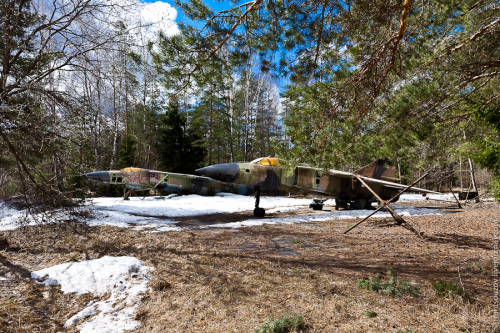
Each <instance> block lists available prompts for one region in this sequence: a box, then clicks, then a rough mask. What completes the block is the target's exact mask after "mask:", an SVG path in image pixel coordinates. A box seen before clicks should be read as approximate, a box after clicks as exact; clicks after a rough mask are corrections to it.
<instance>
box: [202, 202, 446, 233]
mask: <svg viewBox="0 0 500 333" xmlns="http://www.w3.org/2000/svg"><path fill="white" fill-rule="evenodd" d="M391 207H392V209H394V211H395V212H396V213H398V214H399V215H400V216H422V215H442V213H439V212H437V211H436V210H435V209H429V208H418V207H405V206H397V205H392V206H391ZM372 212H373V210H367V209H362V210H343V211H340V212H335V213H319V214H312V215H305V216H289V217H277V218H267V219H250V220H244V221H239V222H231V223H222V224H211V225H207V226H203V228H240V227H250V226H257V225H263V224H291V223H305V222H321V221H327V220H340V219H355V218H364V217H366V216H368V215H370V214H371V213H372ZM390 216H391V215H390V213H389V212H383V211H379V212H377V213H376V214H375V215H373V216H372V217H379V218H382V217H390Z"/></svg>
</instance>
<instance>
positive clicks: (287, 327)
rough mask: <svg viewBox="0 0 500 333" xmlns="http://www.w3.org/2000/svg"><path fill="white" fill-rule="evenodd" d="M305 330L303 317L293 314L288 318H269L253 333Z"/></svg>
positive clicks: (284, 332)
mask: <svg viewBox="0 0 500 333" xmlns="http://www.w3.org/2000/svg"><path fill="white" fill-rule="evenodd" d="M305 328H306V324H305V321H304V317H302V316H299V315H296V314H294V315H292V316H290V317H289V316H283V317H281V318H280V319H273V318H272V317H269V318H268V319H267V320H266V322H265V323H264V324H262V326H261V327H259V328H258V329H256V330H255V331H254V333H289V332H294V331H299V330H304V329H305Z"/></svg>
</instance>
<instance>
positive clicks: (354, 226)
mask: <svg viewBox="0 0 500 333" xmlns="http://www.w3.org/2000/svg"><path fill="white" fill-rule="evenodd" d="M428 174H429V173H428V172H426V173H425V174H424V175H423V176H422V177H420V178H419V179H417V180H416V181H414V182H413V183H412V184H411V185H410V186H408V187H406V188H405V189H404V190H402V191H401V192H399V193H398V194H397V195H395V196H393V197H392V198H391V199H389V200H387V201H385V202H384V203H383V204H381V205H380V207H378V208H377V209H376V210H375V211H374V212H373V213H371V214H370V215H368V216H367V217H365V218H364V219H362V220H361V221H359V222H358V223H356V224H355V225H353V226H352V227H350V228H349V229H347V230H346V231H344V234H347V233H348V232H349V231H351V230H352V229H354V228H356V227H357V226H358V225H360V224H361V223H363V222H364V221H366V220H367V219H368V218H369V217H371V216H372V215H374V214H375V213H377V212H378V211H379V210H381V209H382V208H384V207H385V206H387V205H388V204H389V203H390V202H391V201H392V200H394V199H396V198H397V197H399V196H400V195H401V194H403V193H405V192H406V191H408V190H409V189H410V188H411V187H413V186H414V185H415V184H416V183H418V182H419V181H421V180H422V179H423V178H425V177H426V176H427V175H428Z"/></svg>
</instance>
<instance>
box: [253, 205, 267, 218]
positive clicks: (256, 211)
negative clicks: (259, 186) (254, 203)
mask: <svg viewBox="0 0 500 333" xmlns="http://www.w3.org/2000/svg"><path fill="white" fill-rule="evenodd" d="M264 215H266V210H265V209H264V208H260V207H258V208H255V209H254V210H253V216H255V217H264Z"/></svg>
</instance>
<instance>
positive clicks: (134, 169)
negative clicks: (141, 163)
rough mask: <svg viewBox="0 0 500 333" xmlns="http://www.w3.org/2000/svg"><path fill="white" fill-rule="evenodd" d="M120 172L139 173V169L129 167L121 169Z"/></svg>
mask: <svg viewBox="0 0 500 333" xmlns="http://www.w3.org/2000/svg"><path fill="white" fill-rule="evenodd" d="M120 171H125V172H141V168H134V167H129V168H125V169H121V170H120Z"/></svg>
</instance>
